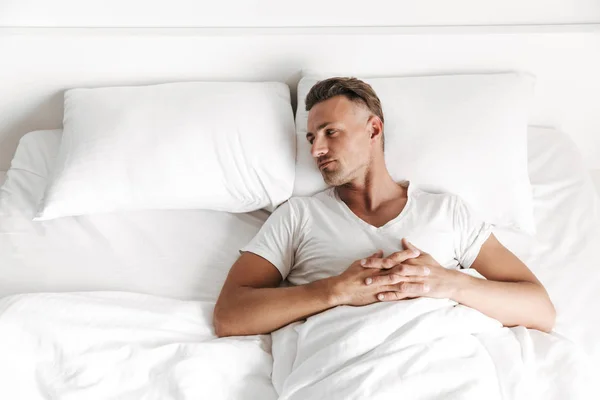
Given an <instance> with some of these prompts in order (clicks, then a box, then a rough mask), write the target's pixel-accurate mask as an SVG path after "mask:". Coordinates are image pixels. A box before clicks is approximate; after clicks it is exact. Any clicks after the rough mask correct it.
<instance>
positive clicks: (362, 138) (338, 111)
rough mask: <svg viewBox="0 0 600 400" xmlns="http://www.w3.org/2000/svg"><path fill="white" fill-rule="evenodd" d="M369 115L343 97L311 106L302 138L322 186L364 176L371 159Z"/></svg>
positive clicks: (340, 183) (361, 107)
mask: <svg viewBox="0 0 600 400" xmlns="http://www.w3.org/2000/svg"><path fill="white" fill-rule="evenodd" d="M370 116H371V113H370V112H369V110H368V109H367V108H366V107H363V106H361V105H360V104H357V103H354V102H352V101H350V100H348V99H347V98H346V97H344V96H335V97H332V98H331V99H328V100H325V101H323V102H320V103H317V104H315V105H314V106H313V107H312V108H311V110H310V111H309V113H308V126H307V128H308V133H307V134H306V139H307V140H308V142H309V143H310V144H311V154H312V156H313V157H314V158H315V161H316V163H317V166H318V167H319V170H320V171H321V175H322V176H323V179H324V180H325V183H327V184H328V185H331V186H340V185H343V184H345V183H348V182H351V181H352V180H353V179H355V178H356V177H357V176H360V174H361V173H363V174H364V171H365V169H366V168H368V166H369V163H370V160H371V143H372V141H371V134H370V130H369V124H368V122H369V120H370Z"/></svg>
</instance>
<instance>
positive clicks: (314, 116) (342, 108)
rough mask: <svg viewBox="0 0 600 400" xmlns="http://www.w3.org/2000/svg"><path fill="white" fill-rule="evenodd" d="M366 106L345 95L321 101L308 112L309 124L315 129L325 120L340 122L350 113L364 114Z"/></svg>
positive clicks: (353, 114) (354, 114)
mask: <svg viewBox="0 0 600 400" xmlns="http://www.w3.org/2000/svg"><path fill="white" fill-rule="evenodd" d="M365 111H368V110H365V107H361V105H360V104H358V103H357V102H354V101H351V100H348V99H347V98H346V97H344V96H335V97H332V98H331V99H327V100H325V101H322V102H320V103H317V104H315V105H314V106H313V107H312V108H311V110H310V111H309V112H308V126H309V130H310V128H313V129H319V126H320V125H322V124H324V123H325V122H338V121H341V120H343V119H344V118H347V117H348V116H349V115H352V116H356V115H360V114H363V113H364V112H365Z"/></svg>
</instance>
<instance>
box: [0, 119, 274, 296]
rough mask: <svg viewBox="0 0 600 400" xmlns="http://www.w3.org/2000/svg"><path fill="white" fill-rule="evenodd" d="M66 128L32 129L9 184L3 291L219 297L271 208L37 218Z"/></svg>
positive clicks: (0, 207) (0, 236) (2, 218)
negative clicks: (266, 209) (110, 292)
mask: <svg viewBox="0 0 600 400" xmlns="http://www.w3.org/2000/svg"><path fill="white" fill-rule="evenodd" d="M61 134H62V132H61V131H60V130H53V131H36V132H30V133H28V134H27V135H25V136H23V138H22V139H21V141H20V142H19V146H18V147H17V151H16V153H15V157H14V158H13V160H12V163H11V168H10V170H9V171H8V174H7V179H6V182H5V184H4V186H2V187H1V188H0V297H3V296H6V295H10V294H15V293H28V292H57V291H58V292H62V291H88V290H118V291H127V292H139V293H148V294H153V295H159V296H169V297H174V298H180V299H196V300H207V301H216V299H217V297H218V295H219V292H220V291H221V287H222V286H223V282H224V281H225V278H226V277H227V274H228V272H229V270H230V269H231V266H232V265H233V263H234V262H235V260H236V259H237V258H238V257H239V255H240V254H239V252H238V249H240V248H241V247H243V246H245V245H246V244H247V243H248V242H249V241H250V240H251V239H252V238H253V237H254V235H256V233H257V232H258V231H259V229H260V227H261V226H262V224H263V223H264V221H265V220H266V219H267V218H268V216H269V214H268V213H267V212H265V211H264V210H258V211H254V212H252V213H235V214H234V213H228V212H222V211H209V210H144V211H126V212H125V211H124V212H115V213H106V214H94V215H81V216H74V217H64V218H57V219H53V220H50V221H32V220H31V218H32V217H33V215H34V214H35V210H36V204H37V203H38V202H39V200H40V197H41V196H42V194H43V191H44V188H45V187H46V182H47V176H48V174H49V172H50V170H51V165H52V164H53V161H54V159H55V158H56V155H57V153H58V149H59V146H60V143H61Z"/></svg>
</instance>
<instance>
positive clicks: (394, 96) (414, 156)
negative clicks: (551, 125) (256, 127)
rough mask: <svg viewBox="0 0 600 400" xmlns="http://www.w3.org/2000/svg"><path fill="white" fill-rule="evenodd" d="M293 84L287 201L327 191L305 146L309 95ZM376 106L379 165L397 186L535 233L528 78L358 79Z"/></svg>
mask: <svg viewBox="0 0 600 400" xmlns="http://www.w3.org/2000/svg"><path fill="white" fill-rule="evenodd" d="M324 78H325V77H320V78H318V77H315V76H309V77H303V78H302V79H301V80H300V82H299V84H298V111H297V113H296V134H297V136H296V140H297V155H296V157H297V163H296V181H295V184H294V196H306V195H311V194H313V193H316V192H318V191H320V190H323V189H325V187H326V185H325V183H324V181H323V179H322V177H321V174H320V172H319V170H318V168H317V166H316V164H315V161H314V159H313V158H312V156H311V154H310V144H309V143H308V142H307V140H306V137H305V136H306V125H307V120H308V112H307V111H306V110H305V99H306V95H307V94H308V92H309V90H310V89H311V87H312V86H313V85H315V84H316V83H317V82H318V81H319V80H321V79H324ZM363 80H364V81H365V82H367V83H369V84H370V85H371V86H372V87H373V89H374V90H375V92H376V93H377V95H378V97H379V98H380V100H381V104H382V107H383V113H384V118H385V126H384V133H385V158H386V164H387V167H388V170H389V172H390V174H391V175H392V177H393V178H394V179H395V180H397V181H400V180H405V179H408V180H410V181H411V183H413V184H415V185H416V186H419V187H421V188H422V189H425V190H428V191H433V192H451V193H455V194H457V195H459V196H461V197H462V198H463V199H465V200H466V201H467V202H469V203H470V205H471V206H472V208H473V209H474V210H475V211H476V212H478V214H479V215H480V216H481V217H482V218H484V219H485V220H486V221H488V222H490V223H492V224H496V225H499V226H504V227H510V228H517V229H521V230H523V231H525V232H528V233H534V232H535V225H534V220H533V206H532V200H531V198H532V194H531V185H530V182H529V177H528V173H527V122H528V110H529V107H528V106H529V101H530V98H531V96H532V94H533V84H534V77H533V76H531V75H529V74H522V73H499V74H475V75H440V76H420V77H393V78H371V79H363Z"/></svg>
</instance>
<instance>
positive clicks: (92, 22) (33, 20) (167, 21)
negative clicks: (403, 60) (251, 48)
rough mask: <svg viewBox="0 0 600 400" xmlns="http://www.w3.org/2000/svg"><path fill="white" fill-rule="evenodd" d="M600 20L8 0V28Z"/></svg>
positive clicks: (480, 9)
mask: <svg viewBox="0 0 600 400" xmlns="http://www.w3.org/2000/svg"><path fill="white" fill-rule="evenodd" d="M588 22H600V0H493V1H490V0H396V1H394V0H369V1H364V0H296V1H289V0H287V1H286V0H211V1H202V0H0V26H45V27H52V26H64V27H83V26H86V27H97V26H98V27H119V26H120V27H123V26H127V27H191V26H194V27H201V26H203V27H231V26H243V27H248V26H253V27H256V26H264V27H273V26H280V27H281V26H398V25H410V26H414V25H465V24H466V25H485V24H549V23H588Z"/></svg>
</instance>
